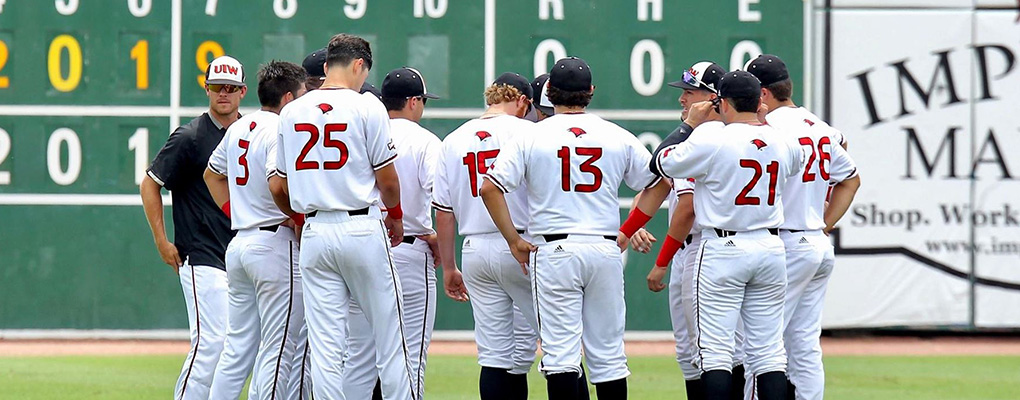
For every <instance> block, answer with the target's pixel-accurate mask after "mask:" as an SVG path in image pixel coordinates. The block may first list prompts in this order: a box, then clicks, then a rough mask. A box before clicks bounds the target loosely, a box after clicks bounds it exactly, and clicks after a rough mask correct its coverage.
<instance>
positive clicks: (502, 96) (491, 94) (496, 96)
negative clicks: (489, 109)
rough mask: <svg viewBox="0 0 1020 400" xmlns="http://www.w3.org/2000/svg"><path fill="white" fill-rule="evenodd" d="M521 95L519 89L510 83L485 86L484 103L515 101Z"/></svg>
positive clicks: (489, 104)
mask: <svg viewBox="0 0 1020 400" xmlns="http://www.w3.org/2000/svg"><path fill="white" fill-rule="evenodd" d="M523 95H524V94H523V93H521V91H520V90H518V89H517V88H515V87H513V86H510V85H505V84H495V85H491V86H489V87H487V88H485V105H487V106H491V105H493V104H500V103H509V102H511V101H517V99H519V98H521V96H523Z"/></svg>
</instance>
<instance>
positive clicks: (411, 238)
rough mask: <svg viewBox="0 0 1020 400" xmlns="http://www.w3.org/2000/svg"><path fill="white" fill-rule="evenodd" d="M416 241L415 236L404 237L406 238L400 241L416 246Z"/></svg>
mask: <svg viewBox="0 0 1020 400" xmlns="http://www.w3.org/2000/svg"><path fill="white" fill-rule="evenodd" d="M414 239H416V237H414V236H404V238H403V239H401V240H400V241H401V242H404V243H407V244H414Z"/></svg>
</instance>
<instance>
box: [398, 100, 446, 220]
mask: <svg viewBox="0 0 1020 400" xmlns="http://www.w3.org/2000/svg"><path fill="white" fill-rule="evenodd" d="M390 134H391V135H392V136H391V137H392V139H393V146H394V147H396V151H397V154H400V157H397V159H396V161H394V162H393V166H394V167H396V169H397V175H398V176H399V177H400V208H401V209H403V210H404V234H405V235H408V236H418V235H428V234H431V233H433V232H435V231H434V230H432V208H431V207H430V206H429V204H430V203H431V201H432V189H433V188H432V186H433V183H432V182H433V177H434V176H435V171H436V163H437V162H438V160H439V152H440V150H441V148H442V146H443V143H442V142H441V141H440V140H439V138H437V137H436V135H435V134H433V133H432V132H429V130H428V129H425V128H423V127H422V126H421V125H418V124H417V123H415V122H413V121H409V120H406V119H403V118H397V119H392V120H390Z"/></svg>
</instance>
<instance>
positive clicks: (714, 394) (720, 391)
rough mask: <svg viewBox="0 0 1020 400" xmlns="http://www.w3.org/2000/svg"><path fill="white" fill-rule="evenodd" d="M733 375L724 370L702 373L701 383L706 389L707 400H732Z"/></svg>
mask: <svg viewBox="0 0 1020 400" xmlns="http://www.w3.org/2000/svg"><path fill="white" fill-rule="evenodd" d="M731 381H732V375H731V374H730V371H727V370H724V369H714V370H711V371H705V372H702V373H701V382H702V384H703V387H704V388H705V399H706V400H730V388H731V386H730V384H731Z"/></svg>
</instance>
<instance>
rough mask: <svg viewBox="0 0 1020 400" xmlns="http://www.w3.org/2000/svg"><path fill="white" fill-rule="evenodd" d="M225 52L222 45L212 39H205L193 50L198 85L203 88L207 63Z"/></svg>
mask: <svg viewBox="0 0 1020 400" xmlns="http://www.w3.org/2000/svg"><path fill="white" fill-rule="evenodd" d="M224 54H226V52H225V51H223V46H220V44H219V43H216V42H214V41H212V40H206V41H204V42H202V44H200V45H198V50H196V51H195V65H197V66H198V71H199V72H201V73H200V74H198V86H201V87H202V88H203V89H205V70H206V69H207V68H209V63H210V62H212V60H215V59H216V57H220V56H222V55H224Z"/></svg>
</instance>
